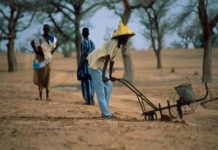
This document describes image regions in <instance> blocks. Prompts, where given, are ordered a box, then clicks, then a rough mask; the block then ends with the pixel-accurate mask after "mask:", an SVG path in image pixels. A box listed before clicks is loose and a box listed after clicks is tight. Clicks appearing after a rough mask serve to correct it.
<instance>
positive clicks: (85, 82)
mask: <svg viewBox="0 0 218 150" xmlns="http://www.w3.org/2000/svg"><path fill="white" fill-rule="evenodd" d="M94 49H95V45H94V43H93V42H92V41H91V40H89V39H84V40H83V41H82V42H81V59H80V64H79V68H80V69H81V72H82V74H83V78H82V79H81V89H82V95H83V98H84V100H85V102H86V104H94V100H93V96H94V85H93V81H92V79H91V75H90V73H89V70H88V61H87V60H86V57H87V56H88V54H89V53H90V52H92V51H93V50H94Z"/></svg>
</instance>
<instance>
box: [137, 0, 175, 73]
mask: <svg viewBox="0 0 218 150" xmlns="http://www.w3.org/2000/svg"><path fill="white" fill-rule="evenodd" d="M172 3H173V1H172V0H171V1H170V0H169V1H157V2H156V3H155V4H154V5H152V6H151V7H150V8H147V7H143V9H142V10H141V11H140V18H141V20H140V22H141V24H142V25H143V26H144V32H143V35H144V37H145V38H147V39H150V40H151V46H152V48H153V50H154V52H155V56H156V58H157V69H161V68H162V62H161V50H162V47H163V40H164V36H165V35H166V34H167V33H168V32H169V31H170V30H171V29H172V21H169V20H170V18H169V17H168V16H167V12H168V10H169V7H170V6H171V5H172Z"/></svg>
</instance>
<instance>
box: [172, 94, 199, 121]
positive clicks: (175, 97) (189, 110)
mask: <svg viewBox="0 0 218 150" xmlns="http://www.w3.org/2000/svg"><path fill="white" fill-rule="evenodd" d="M178 99H179V96H178V94H177V93H176V91H173V92H172V93H171V94H170V96H169V99H168V100H169V102H170V105H176V104H177V100H178ZM196 108H197V102H195V101H193V102H192V103H191V104H189V105H183V106H182V112H183V115H188V114H191V113H193V112H194V111H195V109H196ZM171 113H172V115H173V117H178V111H177V108H176V107H173V108H171Z"/></svg>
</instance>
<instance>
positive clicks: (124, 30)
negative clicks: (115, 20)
mask: <svg viewBox="0 0 218 150" xmlns="http://www.w3.org/2000/svg"><path fill="white" fill-rule="evenodd" d="M134 35H135V33H134V32H133V31H132V30H131V29H130V28H129V27H128V26H127V25H124V24H123V22H122V21H120V24H119V26H118V28H117V29H116V30H115V31H114V33H113V34H112V38H117V37H119V36H129V37H131V36H134Z"/></svg>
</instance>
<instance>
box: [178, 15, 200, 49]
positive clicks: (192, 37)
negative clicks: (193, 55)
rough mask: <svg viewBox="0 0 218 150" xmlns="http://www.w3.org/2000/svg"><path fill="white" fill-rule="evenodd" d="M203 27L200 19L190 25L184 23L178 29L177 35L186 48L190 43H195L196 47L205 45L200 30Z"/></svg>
mask: <svg viewBox="0 0 218 150" xmlns="http://www.w3.org/2000/svg"><path fill="white" fill-rule="evenodd" d="M200 27H201V25H200V23H199V21H198V20H196V19H195V20H194V21H192V22H191V24H190V25H183V26H181V27H180V28H179V30H178V31H177V35H178V36H179V37H180V39H181V41H180V43H181V44H182V45H183V47H184V48H189V45H191V44H192V45H193V46H194V48H202V47H203V45H204V44H203V39H202V32H201V30H199V28H200Z"/></svg>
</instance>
